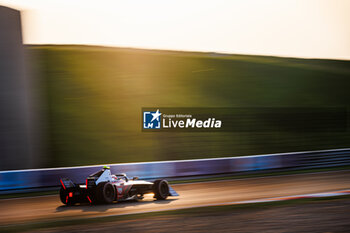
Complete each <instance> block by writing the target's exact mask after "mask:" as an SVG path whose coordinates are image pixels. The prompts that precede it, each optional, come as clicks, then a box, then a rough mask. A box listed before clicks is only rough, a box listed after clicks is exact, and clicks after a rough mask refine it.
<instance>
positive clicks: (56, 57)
mask: <svg viewBox="0 0 350 233" xmlns="http://www.w3.org/2000/svg"><path fill="white" fill-rule="evenodd" d="M0 5H3V6H4V7H3V6H1V7H0V67H1V69H0V77H1V85H0V91H1V93H0V103H1V106H0V115H1V116H0V119H1V123H0V135H1V136H0V154H1V158H0V169H1V170H8V169H21V168H40V167H58V166H76V165H90V164H107V163H121V162H144V161H160V160H177V159H194V158H213V157H227V156H238V155H254V154H266V153H276V152H291V151H306V150H319V149H335V148H344V147H349V145H350V143H349V142H350V140H349V139H350V134H349V133H348V132H324V133H322V132H321V133H320V132H317V133H312V132H309V133H307V132H300V133H297V132H257V133H237V132H236V133H233V132H232V133H228V132H226V133H223V132H221V133H213V132H210V133H175V132H171V133H146V132H141V108H142V107H153V106H154V107H159V106H160V107H333V106H335V107H348V106H349V104H350V95H349V91H348V90H349V89H350V79H349V78H350V62H349V59H350V44H349V41H350V25H349V24H350V20H349V15H348V14H347V13H348V10H349V9H350V8H349V6H350V4H349V2H348V1H337V4H332V1H326V0H325V1H308V2H307V3H305V1H304V2H302V1H286V2H283V4H281V3H280V2H279V1H263V3H262V2H260V1H244V2H243V1H218V2H217V3H216V2H215V3H214V2H212V1H200V4H199V2H198V1H190V2H189V3H188V2H187V1H179V2H178V1H176V2H172V3H166V2H164V1H128V2H123V1H101V3H96V2H94V1H74V2H73V3H72V2H70V1H50V2H48V1H39V0H38V1H34V0H33V1H20V0H16V1H2V0H1V1H0ZM5 6H6V7H10V8H12V9H10V8H6V7H5ZM272 6H274V7H272ZM14 9H16V10H14ZM129 47H133V48H129ZM175 50H179V51H175ZM195 51H197V52H195ZM236 54H250V55H236ZM254 54H255V55H254ZM257 55H259V56H257ZM291 57H297V58H291ZM320 58H322V59H320ZM256 120H257V121H259V120H263V119H256Z"/></svg>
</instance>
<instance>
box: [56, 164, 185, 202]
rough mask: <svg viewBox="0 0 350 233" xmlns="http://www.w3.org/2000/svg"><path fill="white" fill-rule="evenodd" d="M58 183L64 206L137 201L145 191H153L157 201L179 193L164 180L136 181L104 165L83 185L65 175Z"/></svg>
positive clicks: (136, 179)
mask: <svg viewBox="0 0 350 233" xmlns="http://www.w3.org/2000/svg"><path fill="white" fill-rule="evenodd" d="M60 183H61V189H60V199H61V201H62V203H63V204H66V205H74V204H76V203H112V202H115V201H127V200H140V199H143V195H144V194H147V193H154V198H156V199H157V200H164V199H166V198H167V197H168V196H178V194H177V193H176V191H175V190H174V189H172V188H171V187H170V185H169V184H168V182H167V181H166V180H155V181H154V182H149V181H145V180H138V177H133V178H132V179H129V178H128V177H127V176H126V174H125V173H120V174H112V173H111V170H110V168H109V167H107V166H105V167H104V168H103V169H101V170H100V171H98V172H95V173H93V174H91V175H90V176H88V177H87V178H86V182H85V184H75V183H74V182H73V181H71V180H70V179H67V178H61V179H60Z"/></svg>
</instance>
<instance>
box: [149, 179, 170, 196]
mask: <svg viewBox="0 0 350 233" xmlns="http://www.w3.org/2000/svg"><path fill="white" fill-rule="evenodd" d="M152 189H153V193H154V197H155V198H156V199H157V200H165V199H167V197H168V196H169V184H168V182H167V181H166V180H156V181H154V183H153V187H152Z"/></svg>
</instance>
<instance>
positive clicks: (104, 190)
mask: <svg viewBox="0 0 350 233" xmlns="http://www.w3.org/2000/svg"><path fill="white" fill-rule="evenodd" d="M96 192H97V193H96V197H97V201H98V202H99V203H107V204H110V203H112V202H113V201H114V199H115V196H116V192H115V188H114V186H113V185H112V184H111V183H109V182H108V183H105V182H103V183H99V184H98V185H97V189H96Z"/></svg>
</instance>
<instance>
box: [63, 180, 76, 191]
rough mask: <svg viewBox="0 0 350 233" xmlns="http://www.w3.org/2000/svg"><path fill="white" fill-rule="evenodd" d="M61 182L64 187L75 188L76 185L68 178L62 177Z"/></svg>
mask: <svg viewBox="0 0 350 233" xmlns="http://www.w3.org/2000/svg"><path fill="white" fill-rule="evenodd" d="M60 182H61V186H62V187H63V188H64V189H69V188H74V187H75V186H76V185H75V184H74V182H73V181H72V180H70V179H67V178H61V179H60Z"/></svg>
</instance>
